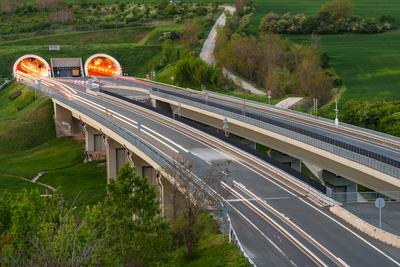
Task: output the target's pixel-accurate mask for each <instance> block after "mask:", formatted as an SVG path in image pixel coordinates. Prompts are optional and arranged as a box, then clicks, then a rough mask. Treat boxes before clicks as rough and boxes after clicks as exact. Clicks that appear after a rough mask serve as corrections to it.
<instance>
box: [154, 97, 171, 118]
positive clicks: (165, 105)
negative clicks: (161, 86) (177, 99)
mask: <svg viewBox="0 0 400 267" xmlns="http://www.w3.org/2000/svg"><path fill="white" fill-rule="evenodd" d="M151 105H152V106H153V108H157V109H160V110H161V111H164V112H166V113H168V114H172V109H173V107H171V105H170V104H169V103H166V102H162V101H159V100H156V99H154V98H151Z"/></svg>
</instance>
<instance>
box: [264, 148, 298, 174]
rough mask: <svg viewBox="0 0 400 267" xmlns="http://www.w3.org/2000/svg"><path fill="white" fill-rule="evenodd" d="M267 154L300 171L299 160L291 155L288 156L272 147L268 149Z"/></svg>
mask: <svg viewBox="0 0 400 267" xmlns="http://www.w3.org/2000/svg"><path fill="white" fill-rule="evenodd" d="M268 156H269V157H270V158H273V159H275V160H277V161H279V162H281V163H283V164H286V165H289V166H290V167H291V168H292V169H295V170H296V171H298V172H301V160H299V159H296V158H294V157H292V156H289V155H287V154H284V153H282V152H279V151H277V150H274V149H270V150H269V152H268Z"/></svg>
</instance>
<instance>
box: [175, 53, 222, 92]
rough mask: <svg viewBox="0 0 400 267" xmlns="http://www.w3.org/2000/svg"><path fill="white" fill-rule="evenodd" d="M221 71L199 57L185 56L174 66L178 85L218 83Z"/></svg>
mask: <svg viewBox="0 0 400 267" xmlns="http://www.w3.org/2000/svg"><path fill="white" fill-rule="evenodd" d="M221 76H222V71H221V70H220V69H219V68H218V67H215V66H213V65H208V64H207V63H205V62H203V61H202V60H201V59H200V58H194V57H187V58H184V59H182V60H179V61H178V62H177V64H176V66H175V80H176V82H177V83H178V84H180V85H193V84H194V85H197V86H199V85H218V83H219V80H220V78H221Z"/></svg>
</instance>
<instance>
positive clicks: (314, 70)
mask: <svg viewBox="0 0 400 267" xmlns="http://www.w3.org/2000/svg"><path fill="white" fill-rule="evenodd" d="M303 53H304V55H303V57H302V60H301V62H300V64H299V65H298V66H297V67H296V70H295V73H296V76H297V81H298V86H299V89H300V90H301V92H299V93H302V94H304V95H308V96H312V97H315V98H318V101H319V103H321V104H324V103H326V102H327V101H328V100H329V99H330V97H331V96H332V95H331V94H332V84H331V81H330V80H329V77H328V76H327V75H326V74H325V72H324V71H323V70H322V69H321V67H320V62H319V58H318V56H317V54H316V53H315V52H314V51H313V50H312V49H304V50H303Z"/></svg>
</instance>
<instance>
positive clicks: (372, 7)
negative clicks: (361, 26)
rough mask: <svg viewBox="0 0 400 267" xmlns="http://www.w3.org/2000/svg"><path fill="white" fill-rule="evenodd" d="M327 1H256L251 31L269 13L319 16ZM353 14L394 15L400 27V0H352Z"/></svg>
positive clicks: (377, 16) (363, 15)
mask: <svg viewBox="0 0 400 267" xmlns="http://www.w3.org/2000/svg"><path fill="white" fill-rule="evenodd" d="M326 2H327V0H301V1H298V0H268V1H265V0H254V3H255V5H256V11H255V12H254V14H253V16H252V18H251V20H250V25H249V31H250V32H252V33H255V32H257V31H258V26H259V24H260V21H261V19H262V17H263V16H264V15H265V14H267V13H268V12H275V13H277V14H281V15H282V14H284V13H288V12H289V13H292V14H297V13H304V14H306V15H308V16H313V15H317V13H318V11H319V9H320V8H321V5H323V4H324V3H326ZM351 2H352V4H353V13H354V14H355V15H357V16H361V17H375V18H379V17H380V16H381V15H392V16H393V17H394V18H395V19H396V25H400V2H399V1H398V0H381V1H379V4H377V1H376V0H352V1H351Z"/></svg>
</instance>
